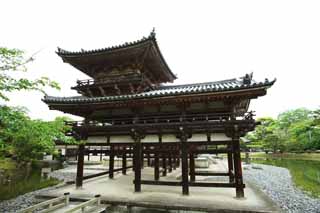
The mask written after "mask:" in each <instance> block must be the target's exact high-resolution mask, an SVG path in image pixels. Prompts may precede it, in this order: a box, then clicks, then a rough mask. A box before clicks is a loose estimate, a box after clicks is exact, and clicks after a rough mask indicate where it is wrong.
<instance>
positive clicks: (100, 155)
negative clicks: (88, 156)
mask: <svg viewBox="0 0 320 213" xmlns="http://www.w3.org/2000/svg"><path fill="white" fill-rule="evenodd" d="M100 161H102V146H100Z"/></svg>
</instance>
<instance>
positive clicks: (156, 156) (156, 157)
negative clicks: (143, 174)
mask: <svg viewBox="0 0 320 213" xmlns="http://www.w3.org/2000/svg"><path fill="white" fill-rule="evenodd" d="M155 149H158V147H156V148H155ZM159 179H160V174H159V153H158V150H155V153H154V180H159Z"/></svg>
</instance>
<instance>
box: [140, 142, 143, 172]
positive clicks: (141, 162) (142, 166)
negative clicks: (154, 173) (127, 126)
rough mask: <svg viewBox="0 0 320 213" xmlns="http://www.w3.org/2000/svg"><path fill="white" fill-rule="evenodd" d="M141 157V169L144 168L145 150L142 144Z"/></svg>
mask: <svg viewBox="0 0 320 213" xmlns="http://www.w3.org/2000/svg"><path fill="white" fill-rule="evenodd" d="M140 144H141V143H140ZM140 159H141V169H143V168H144V150H143V146H142V145H141V158H140Z"/></svg>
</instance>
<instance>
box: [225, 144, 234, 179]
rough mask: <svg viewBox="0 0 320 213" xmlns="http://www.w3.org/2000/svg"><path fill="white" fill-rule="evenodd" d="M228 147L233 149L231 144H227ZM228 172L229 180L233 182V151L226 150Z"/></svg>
mask: <svg viewBox="0 0 320 213" xmlns="http://www.w3.org/2000/svg"><path fill="white" fill-rule="evenodd" d="M228 149H231V150H233V145H228ZM227 156H228V173H229V182H230V183H233V182H234V169H233V152H228V154H227Z"/></svg>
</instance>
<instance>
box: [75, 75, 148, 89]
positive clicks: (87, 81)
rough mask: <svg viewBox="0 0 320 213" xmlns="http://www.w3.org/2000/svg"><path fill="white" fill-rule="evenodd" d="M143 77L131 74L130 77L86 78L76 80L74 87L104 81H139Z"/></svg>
mask: <svg viewBox="0 0 320 213" xmlns="http://www.w3.org/2000/svg"><path fill="white" fill-rule="evenodd" d="M142 79H143V78H142V77H141V76H133V77H130V79H126V78H120V77H119V78H116V77H114V78H113V77H111V78H99V79H86V80H77V86H76V87H82V86H90V85H94V84H96V85H98V84H105V83H112V84H114V83H119V82H121V83H122V82H127V83H130V82H133V81H141V80H142Z"/></svg>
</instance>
